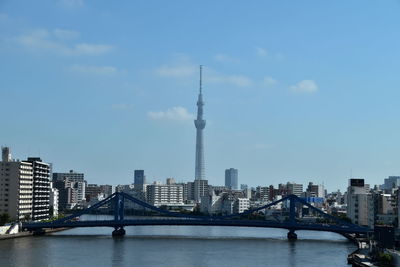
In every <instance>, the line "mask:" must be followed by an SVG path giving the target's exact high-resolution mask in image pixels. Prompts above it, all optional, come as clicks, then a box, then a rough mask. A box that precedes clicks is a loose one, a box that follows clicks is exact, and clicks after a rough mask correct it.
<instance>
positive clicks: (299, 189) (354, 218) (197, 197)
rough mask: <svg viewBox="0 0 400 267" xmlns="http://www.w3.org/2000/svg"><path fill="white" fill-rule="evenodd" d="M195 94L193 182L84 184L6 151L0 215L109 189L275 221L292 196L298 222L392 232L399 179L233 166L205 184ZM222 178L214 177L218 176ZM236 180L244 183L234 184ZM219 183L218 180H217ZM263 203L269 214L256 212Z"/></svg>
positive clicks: (81, 204) (0, 172) (399, 215)
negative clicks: (308, 175) (317, 179)
mask: <svg viewBox="0 0 400 267" xmlns="http://www.w3.org/2000/svg"><path fill="white" fill-rule="evenodd" d="M203 107H204V101H203V95H202V87H201V69H200V91H199V95H198V99H197V117H196V119H195V120H194V124H195V127H196V152H195V173H194V180H191V181H188V182H177V181H176V180H175V179H174V178H173V177H168V178H166V181H165V183H161V182H152V183H149V182H148V181H147V179H146V175H145V171H144V170H139V169H138V170H134V173H133V181H132V183H130V184H125V185H117V186H114V185H109V184H103V185H98V184H92V183H88V182H87V181H86V179H85V175H84V173H81V172H76V171H74V170H70V171H67V172H53V170H52V164H50V163H47V162H44V161H43V160H42V159H41V158H38V157H28V158H27V159H26V160H21V161H20V160H15V159H13V158H12V157H11V153H10V149H9V148H8V147H3V148H2V158H1V162H0V215H3V214H6V215H8V216H9V218H10V219H11V220H12V221H31V220H32V221H42V220H47V219H50V218H52V217H57V216H58V215H59V214H60V213H68V212H71V210H75V209H84V208H86V207H90V206H92V205H93V204H95V203H97V202H99V201H101V200H103V199H106V198H107V197H109V196H110V195H112V194H113V193H114V192H115V191H118V192H125V193H127V194H129V195H131V196H133V197H135V198H137V199H138V200H140V201H144V202H147V203H149V204H150V205H153V206H156V207H159V208H163V209H169V210H175V211H183V212H193V213H200V214H205V215H232V214H237V213H243V212H245V211H247V210H250V209H258V210H259V213H257V214H251V215H254V216H261V217H263V218H265V219H268V218H271V219H273V220H277V221H282V220H285V216H287V213H288V212H287V211H288V208H289V207H288V206H287V204H285V202H283V201H282V202H280V201H278V200H281V199H284V198H285V197H287V196H289V195H295V196H297V197H298V198H300V199H301V200H302V202H301V203H302V204H301V205H300V206H297V207H296V208H295V210H296V212H297V216H298V217H299V218H302V219H303V220H304V221H309V222H314V221H317V220H318V219H319V218H318V217H316V216H315V214H314V213H313V210H314V211H315V209H314V207H316V208H318V209H320V210H322V211H324V212H326V213H328V214H331V215H333V216H337V217H338V218H341V219H344V220H348V221H351V222H352V223H354V224H358V225H361V226H368V227H370V228H374V227H375V226H376V225H389V226H392V227H397V228H400V224H399V221H400V220H399V219H400V205H399V203H400V176H389V177H388V178H385V179H384V181H383V184H382V185H379V186H374V187H373V188H371V187H370V185H369V184H366V183H365V181H364V179H362V178H352V179H350V180H349V185H348V188H347V191H346V192H343V193H342V192H340V191H339V190H337V191H336V192H330V193H328V192H327V190H326V189H325V187H324V185H321V184H314V183H313V182H311V181H310V182H309V183H308V184H307V185H303V184H299V183H295V182H290V181H289V182H286V183H280V184H278V185H277V186H274V185H259V186H256V187H249V186H248V185H247V184H240V188H239V171H238V169H236V168H228V169H226V170H225V177H224V178H225V184H224V185H211V184H209V181H208V180H207V179H206V174H205V170H206V169H205V157H204V135H203V131H204V129H205V126H206V121H205V120H204V119H203V112H204V110H203ZM221 176H222V173H221ZM242 180H244V179H242ZM221 182H222V177H221ZM270 203H276V205H275V204H272V205H275V206H274V209H263V207H264V206H265V205H267V204H270ZM136 208H137V207H136V206H135V203H126V205H125V209H127V210H130V211H131V212H132V214H136V213H137V212H139V213H140V212H144V211H140V210H137V209H136Z"/></svg>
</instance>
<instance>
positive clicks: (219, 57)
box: [214, 54, 239, 63]
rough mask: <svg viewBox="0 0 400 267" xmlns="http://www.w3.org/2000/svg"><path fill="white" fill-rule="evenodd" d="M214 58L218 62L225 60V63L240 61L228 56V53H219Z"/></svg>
mask: <svg viewBox="0 0 400 267" xmlns="http://www.w3.org/2000/svg"><path fill="white" fill-rule="evenodd" d="M214 59H215V60H216V61H218V62H224V63H236V62H238V61H239V60H238V59H236V58H234V57H231V56H228V55H226V54H217V55H215V56H214Z"/></svg>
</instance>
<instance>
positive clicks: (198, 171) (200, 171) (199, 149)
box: [194, 66, 206, 180]
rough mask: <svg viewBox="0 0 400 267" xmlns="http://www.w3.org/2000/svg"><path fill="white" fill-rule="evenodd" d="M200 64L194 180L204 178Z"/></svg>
mask: <svg viewBox="0 0 400 267" xmlns="http://www.w3.org/2000/svg"><path fill="white" fill-rule="evenodd" d="M201 71H202V68H201V66H200V91H199V97H198V100H197V119H196V120H195V121H194V125H195V126H196V164H195V165H196V166H195V180H204V179H205V178H206V177H205V163H204V143H203V142H204V140H203V130H204V128H205V127H206V121H205V120H204V119H203V106H204V101H203V94H202V84H201V82H202V80H201V78H202V77H201Z"/></svg>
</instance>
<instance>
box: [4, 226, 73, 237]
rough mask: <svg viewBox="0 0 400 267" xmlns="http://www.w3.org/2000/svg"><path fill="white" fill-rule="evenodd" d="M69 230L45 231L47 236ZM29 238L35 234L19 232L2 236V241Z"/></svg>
mask: <svg viewBox="0 0 400 267" xmlns="http://www.w3.org/2000/svg"><path fill="white" fill-rule="evenodd" d="M68 229H69V228H59V229H47V230H45V234H49V233H55V232H60V231H65V230H68ZM27 236H33V233H32V232H19V233H16V234H5V235H0V240H5V239H12V238H20V237H27Z"/></svg>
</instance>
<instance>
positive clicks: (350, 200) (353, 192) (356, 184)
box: [347, 179, 375, 228]
mask: <svg viewBox="0 0 400 267" xmlns="http://www.w3.org/2000/svg"><path fill="white" fill-rule="evenodd" d="M347 217H349V218H350V219H351V222H352V223H355V224H358V225H363V226H368V227H371V228H373V226H374V217H375V215H374V199H373V196H372V194H371V193H370V192H369V185H368V184H365V183H364V179H350V181H349V187H348V188H347Z"/></svg>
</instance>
